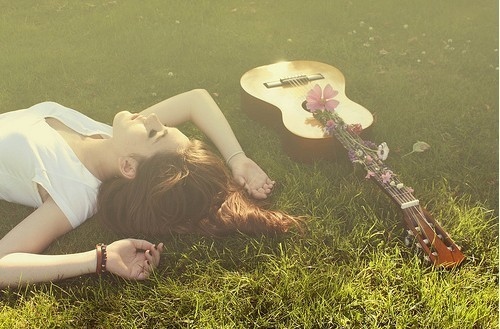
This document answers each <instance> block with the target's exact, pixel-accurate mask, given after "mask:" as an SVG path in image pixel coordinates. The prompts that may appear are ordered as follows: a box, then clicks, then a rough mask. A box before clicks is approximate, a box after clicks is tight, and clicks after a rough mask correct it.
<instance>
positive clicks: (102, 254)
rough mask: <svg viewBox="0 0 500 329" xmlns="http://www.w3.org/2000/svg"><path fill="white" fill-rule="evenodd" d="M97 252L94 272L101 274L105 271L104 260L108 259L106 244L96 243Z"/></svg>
mask: <svg viewBox="0 0 500 329" xmlns="http://www.w3.org/2000/svg"><path fill="white" fill-rule="evenodd" d="M95 249H96V252H97V266H96V269H95V272H96V273H97V274H102V273H104V272H106V261H107V260H108V252H107V251H106V245H105V244H104V243H98V244H96V246H95Z"/></svg>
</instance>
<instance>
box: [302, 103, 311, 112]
mask: <svg viewBox="0 0 500 329" xmlns="http://www.w3.org/2000/svg"><path fill="white" fill-rule="evenodd" d="M306 104H307V101H303V102H302V104H301V106H302V109H303V110H304V111H307V112H311V111H309V110H308V109H307V105H306Z"/></svg>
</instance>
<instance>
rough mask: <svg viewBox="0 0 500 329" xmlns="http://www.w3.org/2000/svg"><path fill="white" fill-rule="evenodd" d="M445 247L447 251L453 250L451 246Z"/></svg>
mask: <svg viewBox="0 0 500 329" xmlns="http://www.w3.org/2000/svg"><path fill="white" fill-rule="evenodd" d="M446 248H448V250H449V251H453V250H454V249H453V247H446Z"/></svg>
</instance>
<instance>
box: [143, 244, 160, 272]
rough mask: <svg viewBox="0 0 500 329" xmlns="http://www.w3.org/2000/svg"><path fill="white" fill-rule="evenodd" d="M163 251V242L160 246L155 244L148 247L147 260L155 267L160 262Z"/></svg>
mask: <svg viewBox="0 0 500 329" xmlns="http://www.w3.org/2000/svg"><path fill="white" fill-rule="evenodd" d="M162 251H163V243H160V244H158V246H156V245H153V248H151V249H148V250H146V251H145V252H144V254H145V256H146V260H148V261H149V262H150V263H151V265H153V266H154V267H156V266H158V264H160V256H161V252H162Z"/></svg>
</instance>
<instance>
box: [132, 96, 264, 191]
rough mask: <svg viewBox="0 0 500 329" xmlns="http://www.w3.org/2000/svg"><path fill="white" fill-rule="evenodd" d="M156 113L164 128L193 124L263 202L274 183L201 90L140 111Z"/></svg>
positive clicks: (235, 175)
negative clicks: (187, 122)
mask: <svg viewBox="0 0 500 329" xmlns="http://www.w3.org/2000/svg"><path fill="white" fill-rule="evenodd" d="M151 113H155V114H156V115H157V116H158V118H159V119H160V121H161V122H162V123H163V124H164V125H166V126H176V125H179V124H181V123H184V122H186V121H191V122H193V123H194V124H195V125H196V126H197V127H198V128H199V129H200V130H201V131H202V132H203V133H204V134H205V135H207V136H208V138H210V140H211V141H212V142H213V143H214V144H215V146H216V147H217V149H218V150H219V152H220V153H221V154H222V156H223V157H224V159H225V160H226V161H227V162H228V165H229V167H230V168H231V170H232V172H233V176H234V178H235V180H236V181H237V182H238V183H239V184H240V185H242V186H244V187H245V188H246V189H247V191H248V192H249V193H250V194H251V195H252V196H253V197H255V198H259V199H263V198H266V197H267V195H268V194H269V193H270V192H271V189H272V187H273V184H274V182H273V181H271V179H269V177H268V176H267V175H266V173H264V171H263V170H262V169H261V168H260V167H259V166H258V165H257V164H256V163H255V162H254V161H253V160H251V159H250V158H248V157H247V156H246V155H245V154H244V153H242V152H241V151H242V147H241V146H240V144H239V142H238V140H237V139H236V136H235V135H234V132H233V130H232V129H231V127H230V125H229V123H228V122H227V120H226V118H225V117H224V114H223V113H222V111H221V110H220V108H219V106H218V105H217V104H216V103H215V101H214V100H213V98H212V97H211V96H210V94H209V93H208V92H207V91H206V90H203V89H194V90H191V91H188V92H185V93H182V94H179V95H176V96H173V97H171V98H169V99H166V100H164V101H162V102H160V103H158V104H155V105H153V106H151V107H149V108H147V109H145V110H144V111H142V112H141V114H143V115H148V114H151Z"/></svg>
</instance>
